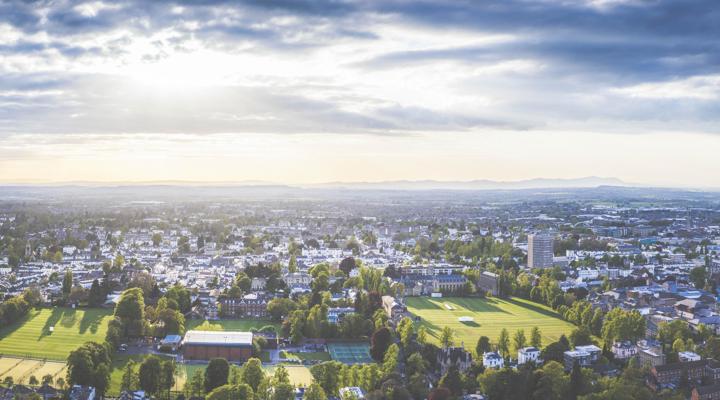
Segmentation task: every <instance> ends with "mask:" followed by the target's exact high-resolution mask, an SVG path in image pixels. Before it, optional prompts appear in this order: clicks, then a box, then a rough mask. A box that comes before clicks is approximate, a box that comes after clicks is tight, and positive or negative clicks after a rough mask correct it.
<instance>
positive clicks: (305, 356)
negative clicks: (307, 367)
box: [280, 350, 331, 361]
mask: <svg viewBox="0 0 720 400" xmlns="http://www.w3.org/2000/svg"><path fill="white" fill-rule="evenodd" d="M280 358H285V359H288V360H300V361H304V360H308V361H330V360H331V358H330V354H328V353H326V352H324V351H322V352H307V353H305V352H298V353H294V352H289V351H285V350H281V351H280Z"/></svg>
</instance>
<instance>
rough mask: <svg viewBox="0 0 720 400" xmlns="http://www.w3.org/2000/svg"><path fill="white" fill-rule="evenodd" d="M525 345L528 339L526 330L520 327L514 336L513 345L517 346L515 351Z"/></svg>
mask: <svg viewBox="0 0 720 400" xmlns="http://www.w3.org/2000/svg"><path fill="white" fill-rule="evenodd" d="M525 345H527V339H526V338H525V330H523V329H518V330H517V331H516V332H515V335H514V336H513V346H515V351H516V352H517V351H520V349H522V348H524V347H525Z"/></svg>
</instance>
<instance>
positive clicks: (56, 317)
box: [38, 308, 65, 340]
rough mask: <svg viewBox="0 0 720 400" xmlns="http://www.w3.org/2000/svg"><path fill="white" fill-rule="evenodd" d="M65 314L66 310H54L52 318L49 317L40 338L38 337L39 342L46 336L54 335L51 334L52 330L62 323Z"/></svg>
mask: <svg viewBox="0 0 720 400" xmlns="http://www.w3.org/2000/svg"><path fill="white" fill-rule="evenodd" d="M64 313H65V309H63V308H53V309H52V312H51V313H50V316H49V317H48V319H46V320H45V325H43V328H42V330H41V331H40V337H38V340H41V339H42V338H44V337H45V336H50V335H52V333H51V332H50V328H52V327H54V326H55V325H57V324H58V322H60V319H62V317H63V314H64Z"/></svg>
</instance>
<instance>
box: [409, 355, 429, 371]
mask: <svg viewBox="0 0 720 400" xmlns="http://www.w3.org/2000/svg"><path fill="white" fill-rule="evenodd" d="M426 370H427V362H426V361H425V359H424V358H423V357H422V355H420V353H412V354H411V355H410V357H408V358H407V361H405V372H406V373H407V374H408V375H414V374H425V371H426Z"/></svg>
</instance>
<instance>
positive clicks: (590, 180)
mask: <svg viewBox="0 0 720 400" xmlns="http://www.w3.org/2000/svg"><path fill="white" fill-rule="evenodd" d="M302 186H304V187H311V188H313V187H314V188H318V187H320V188H346V189H357V190H362V189H368V190H514V189H552V188H595V187H600V186H631V185H629V184H627V183H625V182H623V181H622V180H620V179H618V178H601V177H596V176H589V177H584V178H573V179H549V178H537V179H526V180H521V181H492V180H487V179H478V180H472V181H434V180H421V181H408V180H402V181H384V182H331V183H323V184H317V185H302Z"/></svg>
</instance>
